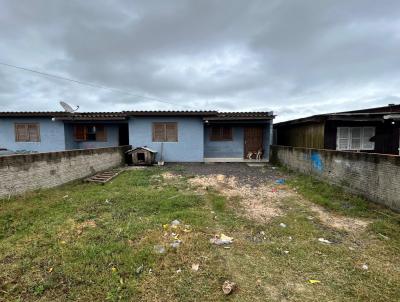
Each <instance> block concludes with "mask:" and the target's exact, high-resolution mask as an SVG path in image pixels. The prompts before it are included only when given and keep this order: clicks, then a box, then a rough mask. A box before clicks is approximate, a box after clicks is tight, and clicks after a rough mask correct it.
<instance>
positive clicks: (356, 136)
mask: <svg viewBox="0 0 400 302" xmlns="http://www.w3.org/2000/svg"><path fill="white" fill-rule="evenodd" d="M350 129H351V146H350V149H351V150H360V149H361V130H362V128H360V127H352V128H350Z"/></svg>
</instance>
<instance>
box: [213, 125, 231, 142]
mask: <svg viewBox="0 0 400 302" xmlns="http://www.w3.org/2000/svg"><path fill="white" fill-rule="evenodd" d="M210 140H212V141H231V140H232V127H228V126H214V127H211V131H210Z"/></svg>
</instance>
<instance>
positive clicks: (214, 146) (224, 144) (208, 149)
mask: <svg viewBox="0 0 400 302" xmlns="http://www.w3.org/2000/svg"><path fill="white" fill-rule="evenodd" d="M210 132H211V127H205V128H204V157H209V158H243V152H244V130H243V127H233V128H232V140H231V141H211V140H210Z"/></svg>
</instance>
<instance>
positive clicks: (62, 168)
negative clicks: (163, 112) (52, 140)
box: [0, 146, 130, 198]
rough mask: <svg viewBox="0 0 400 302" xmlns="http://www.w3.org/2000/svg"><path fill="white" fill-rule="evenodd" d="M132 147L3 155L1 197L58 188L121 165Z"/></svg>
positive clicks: (0, 180) (1, 163)
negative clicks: (126, 152)
mask: <svg viewBox="0 0 400 302" xmlns="http://www.w3.org/2000/svg"><path fill="white" fill-rule="evenodd" d="M129 147H130V146H121V147H110V148H96V149H85V150H70V151H61V152H49V153H33V154H21V155H7V156H0V198H4V197H7V196H11V195H16V194H21V193H24V192H26V191H32V190H36V189H40V188H51V187H55V186H58V185H61V184H64V183H67V182H70V181H73V180H76V179H81V178H84V177H87V176H90V175H92V174H94V173H96V172H99V171H103V170H107V169H110V168H114V167H117V166H120V165H122V164H124V163H125V154H124V152H125V151H126V150H128V149H129Z"/></svg>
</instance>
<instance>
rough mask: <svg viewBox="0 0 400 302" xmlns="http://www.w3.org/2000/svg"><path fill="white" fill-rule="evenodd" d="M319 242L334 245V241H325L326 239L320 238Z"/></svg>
mask: <svg viewBox="0 0 400 302" xmlns="http://www.w3.org/2000/svg"><path fill="white" fill-rule="evenodd" d="M318 241H319V242H322V243H326V244H331V243H333V242H332V241H329V240H327V239H325V238H318Z"/></svg>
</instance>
